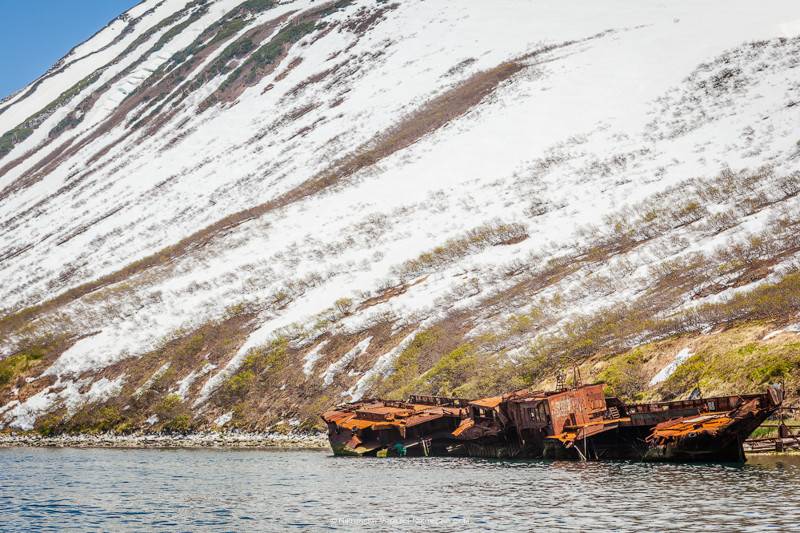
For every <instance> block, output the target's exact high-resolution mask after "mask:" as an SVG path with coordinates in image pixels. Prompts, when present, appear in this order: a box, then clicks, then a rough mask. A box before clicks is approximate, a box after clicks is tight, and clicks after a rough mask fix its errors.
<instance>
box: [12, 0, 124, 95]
mask: <svg viewBox="0 0 800 533" xmlns="http://www.w3.org/2000/svg"><path fill="white" fill-rule="evenodd" d="M139 1H140V0H0V99H2V98H3V97H5V96H8V95H9V94H11V93H13V92H15V91H17V90H19V89H22V88H23V87H25V86H26V85H28V84H29V83H30V82H32V81H33V80H35V79H36V78H38V77H39V76H41V75H42V74H44V73H45V72H47V69H49V68H50V67H51V66H52V65H53V63H55V62H56V61H58V60H59V59H61V58H62V57H64V56H65V55H66V54H67V52H69V51H70V50H72V48H73V47H74V46H76V45H78V44H80V43H82V42H83V41H85V40H86V39H88V38H89V37H91V36H92V35H94V34H95V33H96V32H97V31H98V30H100V29H101V28H103V26H105V25H106V24H108V23H109V22H110V21H111V20H112V19H114V18H116V17H117V16H119V15H120V14H122V13H124V12H125V11H127V10H128V9H130V8H132V7H133V6H135V5H136V4H138V3H139ZM65 89H67V87H65Z"/></svg>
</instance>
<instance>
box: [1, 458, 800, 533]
mask: <svg viewBox="0 0 800 533" xmlns="http://www.w3.org/2000/svg"><path fill="white" fill-rule="evenodd" d="M0 513H2V517H3V530H4V531H65V530H79V531H141V530H170V531H171V530H182V531H237V530H248V531H286V530H299V531H387V530H398V531H442V532H444V531H458V532H473V531H474V532H479V531H485V530H487V529H489V530H493V531H521V530H530V531H586V530H594V531H676V530H685V531H699V530H713V531H763V530H765V529H776V530H779V531H789V530H798V531H800V459H798V458H796V457H795V458H781V459H775V458H761V459H756V460H752V461H751V462H750V463H748V464H746V465H659V464H640V463H627V462H619V463H572V462H544V461H497V460H483V459H462V458H428V459H421V458H406V459H352V458H337V457H333V456H331V455H330V453H327V452H306V451H304V452H270V451H263V450H262V451H251V450H169V451H165V450H108V449H97V450H91V449H52V450H51V449H36V448H33V449H26V448H15V449H2V450H0Z"/></svg>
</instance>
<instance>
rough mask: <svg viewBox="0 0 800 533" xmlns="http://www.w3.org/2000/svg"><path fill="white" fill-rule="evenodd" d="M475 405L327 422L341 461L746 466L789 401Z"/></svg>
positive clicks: (413, 404) (372, 409)
mask: <svg viewBox="0 0 800 533" xmlns="http://www.w3.org/2000/svg"><path fill="white" fill-rule="evenodd" d="M577 383H578V385H577V386H573V387H566V386H564V384H563V380H559V385H558V386H557V388H556V390H553V391H528V390H520V391H515V392H510V393H508V394H504V395H502V396H497V397H493V398H483V399H480V400H466V399H461V398H443V397H438V396H420V395H416V396H411V397H410V398H409V399H408V401H406V402H400V401H387V400H362V401H358V402H354V403H349V404H345V405H342V406H340V407H338V408H336V409H333V410H331V411H328V412H326V413H324V414H323V415H322V418H323V420H324V421H325V422H326V423H327V425H328V435H329V440H330V443H331V447H332V448H333V451H334V453H335V454H337V455H364V456H378V457H384V456H404V455H408V456H428V455H452V456H473V457H498V458H520V459H522V458H544V459H575V460H579V459H582V460H607V459H632V460H644V461H702V462H737V461H744V460H745V456H744V452H743V448H742V443H743V442H744V441H745V439H747V437H748V435H750V433H752V432H753V430H754V429H755V428H757V427H758V426H759V425H760V424H761V423H762V422H763V421H764V420H765V419H766V418H767V417H768V416H770V415H771V414H772V413H774V412H775V411H776V410H777V409H778V408H779V407H780V405H781V401H782V393H781V391H780V390H779V389H775V388H770V389H769V390H768V392H766V393H764V394H745V395H737V396H723V397H718V398H698V399H690V400H679V401H671V402H658V403H640V404H628V403H624V402H622V401H620V400H619V399H618V398H616V397H606V396H605V395H604V393H603V390H604V388H605V384H604V383H597V384H591V385H581V384H580V382H579V381H578V382H577Z"/></svg>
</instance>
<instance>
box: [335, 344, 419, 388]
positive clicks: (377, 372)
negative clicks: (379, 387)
mask: <svg viewBox="0 0 800 533" xmlns="http://www.w3.org/2000/svg"><path fill="white" fill-rule="evenodd" d="M419 332H420V330H415V331H414V332H413V333H411V334H410V335H409V336H408V337H406V338H404V339H403V340H401V341H400V343H399V344H398V345H397V346H395V347H394V348H392V349H391V350H389V351H388V352H386V353H385V354H383V355H381V356H380V357H379V358H378V360H377V361H375V364H374V365H373V366H372V368H371V369H370V370H368V371H367V372H366V373H365V374H364V375H363V376H362V377H361V379H359V380H358V381H357V382H356V384H355V385H353V386H352V387H351V388H350V390H348V391H347V394H349V395H350V401H351V402H355V401H357V400H360V399H361V398H362V397H363V396H364V393H365V392H367V390H369V388H370V387H371V386H372V385H373V383H374V380H375V379H377V378H378V376H382V377H384V378H387V377H389V376H390V375H391V374H392V367H393V365H394V361H395V359H397V357H398V356H399V355H400V354H401V353H403V352H404V351H405V349H406V348H408V346H409V345H410V344H411V341H413V340H414V337H415V336H416V335H417V333H419Z"/></svg>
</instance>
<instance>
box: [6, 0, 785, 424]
mask: <svg viewBox="0 0 800 533" xmlns="http://www.w3.org/2000/svg"><path fill="white" fill-rule="evenodd" d="M798 35H800V6H797V5H796V4H795V3H793V2H788V1H781V2H779V1H775V2H771V3H769V4H768V5H766V6H759V7H758V8H755V7H753V5H752V4H751V3H746V2H743V1H741V2H740V1H738V0H737V1H735V2H732V3H729V4H728V5H726V6H725V10H724V11H722V10H719V9H716V8H714V7H713V6H708V5H705V4H698V3H697V2H689V1H686V2H681V1H673V2H667V3H664V4H660V5H659V6H650V5H642V4H641V3H633V2H623V1H609V2H603V3H597V2H588V1H585V2H584V1H581V2H577V3H570V4H569V5H566V4H565V3H563V2H562V3H558V2H533V1H530V2H520V1H518V0H514V1H511V0H508V1H506V0H497V1H494V2H477V1H466V2H436V1H430V0H429V1H422V0H407V1H399V2H396V3H392V2H388V1H381V0H379V1H378V2H375V1H372V0H370V1H367V0H353V1H351V0H342V1H338V2H329V3H325V4H323V3H319V2H313V1H312V0H305V1H301V0H298V1H287V2H277V1H272V0H249V1H246V2H241V0H216V1H210V0H209V1H202V0H199V1H198V0H195V1H192V2H188V3H186V2H185V1H183V0H181V1H175V0H162V1H156V0H145V1H144V2H142V3H141V4H139V5H138V6H137V7H136V8H134V9H132V10H131V11H130V12H128V13H126V14H125V15H123V16H122V17H120V19H118V20H116V21H114V22H112V23H111V24H109V25H108V26H107V27H106V28H104V29H103V30H102V31H101V32H99V33H98V34H97V35H95V37H93V38H92V39H90V40H89V41H87V42H86V43H84V44H82V45H80V46H78V47H76V48H75V49H74V50H73V51H72V52H71V54H70V55H68V56H67V57H65V58H64V59H63V60H62V61H61V62H59V64H57V65H56V66H54V68H53V69H51V71H50V72H49V73H48V74H46V75H45V76H44V77H43V78H41V79H40V80H38V81H37V82H36V83H34V84H33V85H32V86H31V87H28V88H26V89H24V90H23V91H20V92H19V93H17V94H15V95H12V96H11V97H9V98H7V99H6V100H4V101H3V102H2V103H1V104H0V131H3V132H7V133H5V134H4V135H3V136H2V137H1V138H0V157H2V159H0V167H1V168H0V232H2V239H1V240H0V276H2V280H3V283H2V285H0V291H2V300H0V301H2V302H3V303H2V306H3V310H2V311H1V312H0V316H1V317H2V318H0V350H2V356H3V357H4V359H3V360H2V361H1V362H0V384H2V385H4V388H3V389H2V391H0V394H2V398H0V405H2V407H0V417H2V418H1V419H0V420H2V424H3V425H4V426H5V427H8V428H22V429H29V428H32V427H34V426H35V425H36V426H39V427H41V428H56V429H57V428H63V427H68V428H72V429H81V428H83V429H87V428H99V427H102V428H111V427H114V428H117V429H121V428H128V429H130V428H137V427H150V426H152V427H156V428H158V427H164V428H166V429H185V428H188V427H201V426H202V427H207V426H213V425H225V424H228V425H239V426H243V427H258V428H263V427H271V426H273V425H274V424H276V423H277V424H285V425H286V427H291V426H298V425H300V426H302V427H304V428H305V427H310V426H313V425H314V424H316V422H317V419H316V417H315V415H316V413H317V412H318V411H319V410H321V409H322V408H324V407H327V406H328V405H330V404H333V403H338V402H340V401H343V400H349V399H351V398H358V397H361V396H362V395H371V394H384V395H397V396H400V395H403V394H405V393H408V392H411V391H425V392H431V393H441V394H460V395H473V394H484V393H489V392H492V391H496V390H503V389H509V388H512V387H515V386H527V385H537V384H540V383H542V381H543V380H546V379H548V377H549V375H550V374H551V372H552V369H553V367H554V366H555V365H558V364H561V363H559V361H563V360H565V358H566V359H573V360H576V361H579V362H581V363H582V364H583V365H584V368H585V371H586V372H587V373H588V374H589V375H590V376H591V377H604V378H606V379H610V378H614V379H612V381H616V382H617V383H616V384H615V385H619V386H620V387H621V386H622V384H623V382H624V383H625V387H626V389H628V392H629V394H631V395H634V394H638V395H641V394H650V395H672V396H674V395H680V394H684V393H688V392H689V391H690V390H691V388H693V386H694V384H693V383H690V381H691V380H684V381H682V382H680V385H678V384H676V383H677V382H676V381H675V380H676V379H677V377H676V378H672V381H671V380H670V379H671V378H669V377H668V378H666V379H665V380H664V381H660V382H654V383H652V385H650V382H651V380H652V378H653V377H654V376H655V375H656V374H657V373H659V371H660V370H661V369H662V368H663V367H662V368H656V366H659V365H656V364H655V363H651V364H645V363H647V362H649V361H651V360H652V361H662V360H663V361H664V366H667V365H668V364H669V362H670V361H671V358H672V357H674V356H675V354H674V353H663V354H662V355H660V356H659V357H657V358H655V359H653V358H652V357H648V358H647V361H646V362H644V361H642V360H641V358H640V359H637V357H639V355H631V354H641V353H642V352H641V350H640V351H639V352H636V351H635V350H634V351H629V350H632V349H634V348H636V347H637V346H643V345H648V346H653V345H649V344H647V343H651V342H654V341H658V342H661V343H662V344H657V345H658V346H662V348H661V349H662V351H663V350H666V351H670V350H672V349H673V348H672V347H674V346H677V344H680V342H679V341H676V340H669V339H674V338H675V336H676V335H689V337H690V338H691V339H701V336H702V335H703V332H704V331H705V332H706V333H708V332H713V331H718V329H719V327H731V326H732V325H733V324H734V323H737V324H742V323H744V322H748V323H751V326H748V327H756V326H754V325H752V321H755V320H762V321H763V320H766V321H767V322H765V323H764V324H766V326H763V325H762V327H765V328H766V330H765V331H764V334H767V333H769V331H771V330H773V329H774V330H778V329H781V328H784V327H785V326H790V333H788V335H794V333H791V324H792V323H794V322H796V321H797V318H796V314H797V312H798V311H800V288H798V283H797V274H796V271H797V265H798V250H799V249H800V248H799V247H800V241H799V240H798V237H796V235H797V234H798V232H797V225H798V223H799V222H800V200H798V196H797V193H798V191H800V174H799V173H798V168H799V166H798V163H799V162H800V161H799V160H798V157H799V156H800V146H799V145H798V139H800V133H799V132H798V130H797V124H798V118H800V117H799V116H798V115H800V105H798V103H799V102H800V81H799V80H798V77H797V72H798V71H797V69H796V67H797V66H798V59H797V58H798V57H799V56H798V52H799V51H800V37H798ZM742 327H744V326H742ZM715 328H717V329H715ZM768 330H769V331H768ZM680 338H684V339H686V338H685V337H680ZM748 338H749V337H748ZM663 339H668V340H667V341H666V344H664V342H665V341H663ZM687 342H689V341H688V340H687ZM692 342H694V341H692ZM696 342H697V343H700V342H701V340H697V341H696ZM676 343H677V344H676ZM766 344H768V345H770V346H771V345H772V344H774V342H772V343H766ZM789 345H791V342H790V343H789V344H788V345H787V346H789ZM648 349H650V348H648ZM779 351H780V353H781V354H782V355H781V358H780V362H781V365H783V366H780V368H777V369H774V372H773V371H765V372H760V373H759V372H757V373H755V374H754V376H755V377H753V378H752V379H749V380H745V382H746V383H748V384H750V386H752V387H758V386H760V385H761V384H762V383H763V382H765V381H768V380H770V379H776V378H778V377H780V376H784V377H789V378H791V377H793V376H796V375H797V372H798V366H797V361H798V360H800V353H799V352H798V351H797V349H796V348H792V347H791V346H790V347H789V348H786V349H781V350H779ZM648 353H649V352H648ZM687 353H693V352H687ZM621 354H622V355H621ZM695 362H696V361H695ZM623 363H625V364H623ZM692 363H693V361H692V359H691V358H689V359H687V363H685V364H692ZM773 363H775V361H772V362H765V364H769V365H773ZM784 363H785V364H784ZM620 365H622V366H620ZM625 365H627V366H625ZM723 366H724V365H723ZM651 367H652V368H651ZM711 367H713V365H711ZM711 367H709V368H711ZM687 368H688V367H687ZM720 368H722V367H720ZM759 368H760V367H759ZM621 369H622V370H621ZM651 374H652V375H651ZM678 375H680V373H678ZM634 378H635V379H634ZM698 379H700V378H698ZM695 381H696V380H695ZM715 383H717V382H716V381H713V380H711V381H708V380H707V383H706V385H707V387H706V388H707V389H708V388H710V389H711V390H708V392H713V390H716V389H715V387H717V388H718V387H719V385H718V384H715ZM687 389H688V390H687Z"/></svg>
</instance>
